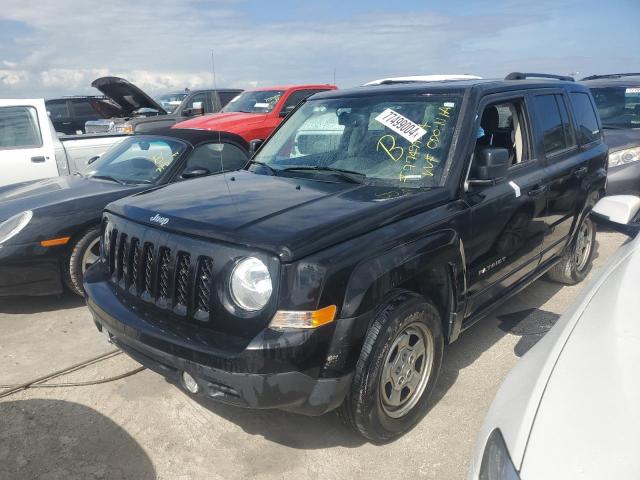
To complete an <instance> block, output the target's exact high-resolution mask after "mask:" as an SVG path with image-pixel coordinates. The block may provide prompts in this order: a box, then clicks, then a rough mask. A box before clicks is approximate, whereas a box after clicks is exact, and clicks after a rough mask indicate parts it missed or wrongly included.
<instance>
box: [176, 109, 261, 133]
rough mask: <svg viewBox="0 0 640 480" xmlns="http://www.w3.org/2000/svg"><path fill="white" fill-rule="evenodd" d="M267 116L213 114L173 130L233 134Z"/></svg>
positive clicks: (179, 124) (187, 122) (233, 113)
mask: <svg viewBox="0 0 640 480" xmlns="http://www.w3.org/2000/svg"><path fill="white" fill-rule="evenodd" d="M268 116H269V114H268V113H243V112H228V113H214V114H212V115H204V116H201V117H196V118H192V119H190V120H185V121H184V122H180V123H178V124H177V125H176V126H175V128H196V129H202V130H220V131H223V132H229V131H231V132H235V131H236V130H238V127H241V126H251V125H255V124H258V123H262V122H264V121H265V120H266V119H267V117H268Z"/></svg>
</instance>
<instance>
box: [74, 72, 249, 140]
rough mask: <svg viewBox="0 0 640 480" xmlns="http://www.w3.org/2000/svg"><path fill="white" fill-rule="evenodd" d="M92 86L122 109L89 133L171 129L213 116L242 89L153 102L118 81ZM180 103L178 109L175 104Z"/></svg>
mask: <svg viewBox="0 0 640 480" xmlns="http://www.w3.org/2000/svg"><path fill="white" fill-rule="evenodd" d="M91 86H92V87H94V88H97V89H98V90H100V91H101V92H102V93H103V94H104V95H106V96H107V97H108V98H110V99H111V100H112V101H113V102H115V103H116V104H117V105H119V106H120V113H119V114H117V115H114V116H112V118H108V119H103V120H94V121H89V122H87V124H86V129H87V131H88V132H95V133H100V132H102V133H104V132H115V133H134V132H136V133H138V132H149V131H151V130H154V129H156V128H162V127H170V126H171V125H173V124H175V123H177V122H180V121H182V120H186V119H188V118H190V117H194V116H198V115H204V114H205V113H214V112H218V111H220V109H221V108H222V107H223V106H224V105H226V104H227V103H228V102H229V100H231V99H232V98H234V97H235V96H237V95H238V94H239V93H241V92H242V90H240V89H237V88H236V89H233V88H219V89H217V90H213V89H202V90H193V91H185V92H174V93H169V94H165V95H161V96H159V97H156V99H153V98H151V97H150V96H149V95H147V94H146V93H145V92H144V91H142V90H141V89H140V88H138V87H137V86H135V85H134V84H132V83H130V82H129V81H127V80H125V79H124V78H119V77H102V78H98V79H96V80H94V81H93V82H92V83H91ZM177 101H180V103H179V105H176V104H175V102H177Z"/></svg>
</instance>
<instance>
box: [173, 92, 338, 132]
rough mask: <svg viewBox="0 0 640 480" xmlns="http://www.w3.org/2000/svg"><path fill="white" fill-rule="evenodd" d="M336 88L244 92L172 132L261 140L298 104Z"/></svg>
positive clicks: (181, 123)
mask: <svg viewBox="0 0 640 480" xmlns="http://www.w3.org/2000/svg"><path fill="white" fill-rule="evenodd" d="M337 88H338V87H336V86H335V85H294V86H279V87H265V88H256V89H253V90H247V91H245V92H242V93H241V94H240V95H238V96H237V97H235V98H234V99H233V100H231V101H230V102H229V103H228V104H227V105H226V106H225V107H224V108H223V109H222V110H221V111H220V113H215V114H213V115H205V116H204V117H198V118H193V119H190V120H186V121H184V122H180V123H178V124H176V125H175V126H174V127H173V128H197V129H205V130H219V131H223V132H230V133H235V134H237V135H240V136H241V137H243V138H244V139H245V140H246V141H247V142H250V141H251V140H264V139H266V138H267V137H268V136H269V135H270V134H271V132H273V130H274V129H275V128H276V127H277V126H278V125H280V122H282V120H283V119H284V117H286V116H287V115H288V114H289V113H290V112H291V110H293V109H294V108H295V107H296V105H298V103H300V102H301V101H302V100H304V99H305V98H307V97H308V96H310V95H313V94H314V93H317V92H323V91H325V90H336V89H337Z"/></svg>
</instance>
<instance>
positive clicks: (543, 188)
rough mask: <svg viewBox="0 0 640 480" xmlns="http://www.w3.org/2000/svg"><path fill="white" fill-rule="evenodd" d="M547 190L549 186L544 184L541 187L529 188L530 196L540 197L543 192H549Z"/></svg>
mask: <svg viewBox="0 0 640 480" xmlns="http://www.w3.org/2000/svg"><path fill="white" fill-rule="evenodd" d="M547 190H549V187H547V186H546V185H542V186H540V187H534V188H532V189H531V190H529V193H528V195H529V196H530V197H539V196H540V195H542V194H543V193H545V192H547Z"/></svg>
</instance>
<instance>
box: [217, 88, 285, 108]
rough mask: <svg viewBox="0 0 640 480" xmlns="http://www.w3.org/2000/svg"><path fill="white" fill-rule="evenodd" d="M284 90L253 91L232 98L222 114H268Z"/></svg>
mask: <svg viewBox="0 0 640 480" xmlns="http://www.w3.org/2000/svg"><path fill="white" fill-rule="evenodd" d="M283 94H284V90H255V91H253V92H243V93H241V94H240V95H238V96H237V97H235V98H233V99H232V100H231V101H230V102H229V103H227V105H226V106H225V107H224V108H223V109H222V110H221V111H222V112H244V113H269V112H271V111H272V110H273V109H274V108H276V105H277V104H278V102H279V101H280V97H282V95H283Z"/></svg>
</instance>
